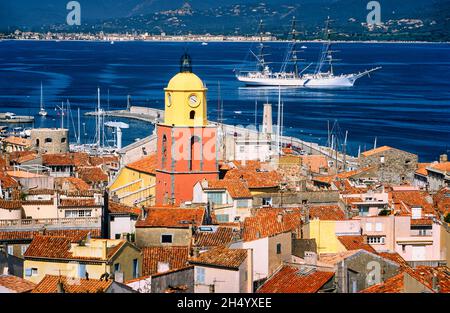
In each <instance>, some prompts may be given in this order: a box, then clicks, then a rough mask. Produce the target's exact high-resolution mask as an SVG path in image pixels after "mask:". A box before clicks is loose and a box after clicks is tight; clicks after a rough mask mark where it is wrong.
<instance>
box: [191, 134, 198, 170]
mask: <svg viewBox="0 0 450 313" xmlns="http://www.w3.org/2000/svg"><path fill="white" fill-rule="evenodd" d="M199 143H200V138H199V137H197V136H192V137H191V150H190V155H189V156H190V160H189V170H190V171H192V170H194V161H198V160H200V158H201V147H200V146H199Z"/></svg>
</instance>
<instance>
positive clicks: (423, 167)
mask: <svg viewBox="0 0 450 313" xmlns="http://www.w3.org/2000/svg"><path fill="white" fill-rule="evenodd" d="M430 164H431V163H417V170H416V174H419V175H422V176H427V175H428V171H427V166H430Z"/></svg>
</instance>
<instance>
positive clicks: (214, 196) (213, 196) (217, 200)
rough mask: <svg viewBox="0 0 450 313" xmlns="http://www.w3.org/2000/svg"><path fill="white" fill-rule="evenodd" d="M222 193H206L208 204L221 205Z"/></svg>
mask: <svg viewBox="0 0 450 313" xmlns="http://www.w3.org/2000/svg"><path fill="white" fill-rule="evenodd" d="M223 194H224V193H223V192H208V202H212V203H214V204H223Z"/></svg>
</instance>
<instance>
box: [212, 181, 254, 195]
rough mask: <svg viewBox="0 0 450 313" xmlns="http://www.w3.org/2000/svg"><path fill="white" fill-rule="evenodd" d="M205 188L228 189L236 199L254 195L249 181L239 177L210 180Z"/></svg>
mask: <svg viewBox="0 0 450 313" xmlns="http://www.w3.org/2000/svg"><path fill="white" fill-rule="evenodd" d="M205 190H227V191H228V193H229V194H230V196H231V197H232V198H234V199H239V198H251V197H252V194H251V193H250V190H249V189H248V186H247V183H246V182H245V181H244V180H239V179H222V180H208V187H206V188H205Z"/></svg>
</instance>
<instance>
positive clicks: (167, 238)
mask: <svg viewBox="0 0 450 313" xmlns="http://www.w3.org/2000/svg"><path fill="white" fill-rule="evenodd" d="M161 243H172V235H168V234H163V235H161Z"/></svg>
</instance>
